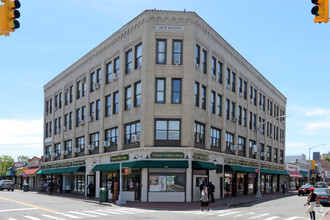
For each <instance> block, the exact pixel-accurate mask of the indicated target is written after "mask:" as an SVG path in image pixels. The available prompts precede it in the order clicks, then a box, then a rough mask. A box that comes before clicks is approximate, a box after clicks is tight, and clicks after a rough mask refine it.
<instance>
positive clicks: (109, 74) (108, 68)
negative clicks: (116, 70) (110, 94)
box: [105, 62, 112, 84]
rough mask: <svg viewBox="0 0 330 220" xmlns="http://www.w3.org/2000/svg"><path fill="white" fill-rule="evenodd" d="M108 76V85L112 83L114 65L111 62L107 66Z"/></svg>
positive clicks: (106, 76) (106, 77)
mask: <svg viewBox="0 0 330 220" xmlns="http://www.w3.org/2000/svg"><path fill="white" fill-rule="evenodd" d="M105 66H106V75H105V79H106V81H105V82H106V84H108V83H110V82H111V77H112V75H111V74H112V63H111V62H109V63H107V64H106V65H105Z"/></svg>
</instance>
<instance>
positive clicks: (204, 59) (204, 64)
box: [202, 50, 207, 74]
mask: <svg viewBox="0 0 330 220" xmlns="http://www.w3.org/2000/svg"><path fill="white" fill-rule="evenodd" d="M202 71H203V73H205V74H206V73H207V51H206V50H203V51H202Z"/></svg>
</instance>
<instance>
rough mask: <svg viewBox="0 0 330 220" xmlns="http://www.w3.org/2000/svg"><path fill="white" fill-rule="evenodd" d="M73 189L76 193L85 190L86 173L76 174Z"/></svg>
mask: <svg viewBox="0 0 330 220" xmlns="http://www.w3.org/2000/svg"><path fill="white" fill-rule="evenodd" d="M73 189H74V192H76V193H84V192H85V176H84V175H75V176H74V181H73Z"/></svg>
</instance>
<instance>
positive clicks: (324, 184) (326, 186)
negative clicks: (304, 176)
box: [314, 182, 328, 188]
mask: <svg viewBox="0 0 330 220" xmlns="http://www.w3.org/2000/svg"><path fill="white" fill-rule="evenodd" d="M314 187H315V188H328V184H327V183H326V182H316V183H315V186H314Z"/></svg>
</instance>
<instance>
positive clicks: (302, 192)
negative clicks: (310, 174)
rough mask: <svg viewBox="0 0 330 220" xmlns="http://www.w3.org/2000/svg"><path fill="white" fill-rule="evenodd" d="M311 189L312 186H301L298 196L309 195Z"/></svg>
mask: <svg viewBox="0 0 330 220" xmlns="http://www.w3.org/2000/svg"><path fill="white" fill-rule="evenodd" d="M311 188H313V185H307V184H306V185H303V186H301V187H300V188H299V189H298V196H301V195H302V196H303V195H305V194H307V195H308V194H309V193H310V192H311Z"/></svg>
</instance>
